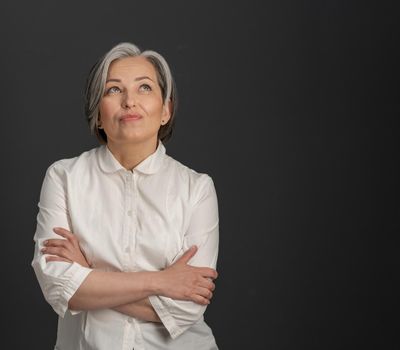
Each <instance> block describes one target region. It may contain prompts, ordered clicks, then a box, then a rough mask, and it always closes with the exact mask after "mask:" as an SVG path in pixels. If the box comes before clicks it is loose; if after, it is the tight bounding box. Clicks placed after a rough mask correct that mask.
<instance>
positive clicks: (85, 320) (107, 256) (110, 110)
mask: <svg viewBox="0 0 400 350" xmlns="http://www.w3.org/2000/svg"><path fill="white" fill-rule="evenodd" d="M175 103H176V93H175V88H174V83H173V78H172V76H171V73H170V69H169V67H168V65H167V63H166V61H165V60H164V58H163V57H162V56H161V55H159V54H158V53H156V52H154V51H144V52H141V51H140V50H139V49H138V48H137V47H136V46H135V45H133V44H130V43H122V44H119V45H117V46H115V47H114V48H112V49H111V50H110V51H109V52H108V53H106V54H105V55H104V56H103V57H102V58H101V59H100V60H99V61H98V62H97V63H96V64H95V65H94V67H93V68H92V70H91V72H90V74H89V77H88V81H87V88H86V106H85V110H86V115H87V118H88V122H89V125H90V128H91V130H92V132H94V133H95V134H96V135H97V137H98V139H99V141H100V142H101V143H102V144H101V145H100V146H99V147H96V148H94V149H91V150H89V151H87V152H84V153H82V154H81V155H79V156H78V157H75V158H71V159H62V160H59V161H57V162H55V163H53V164H52V165H51V166H50V167H49V168H48V169H47V172H46V175H45V179H44V182H43V185H42V190H41V194H40V201H39V204H38V206H39V213H38V216H37V228H36V233H35V237H34V240H35V243H36V246H35V254H34V259H33V262H32V266H33V268H34V270H35V273H36V276H37V278H38V281H39V284H40V286H41V289H42V291H43V294H44V297H45V298H46V300H47V301H48V302H49V303H50V305H51V306H52V307H53V309H54V310H55V311H56V312H57V314H58V315H59V320H58V332H57V344H56V346H55V349H59V350H78V349H85V350H88V349H96V350H102V349H104V350H110V349H113V350H114V349H129V350H131V349H135V350H139V349H146V350H149V349H185V350H188V349H196V350H198V349H217V346H216V343H215V340H214V337H213V335H212V332H211V330H210V328H209V327H208V326H207V325H206V323H205V322H204V319H203V313H204V311H205V309H206V306H207V305H208V304H209V302H210V299H211V297H212V292H213V290H214V288H215V285H214V283H213V280H214V279H215V278H216V277H217V272H216V271H215V270H214V269H215V267H216V261H217V255H218V204H217V196H216V192H215V187H214V184H213V181H212V179H211V178H210V176H208V175H207V174H201V173H197V172H196V171H194V170H192V169H190V168H188V167H186V166H185V165H183V164H181V163H180V162H178V161H176V160H174V159H173V158H171V157H170V156H168V155H167V154H166V151H165V146H164V143H165V142H166V141H167V140H168V139H169V138H170V136H171V134H172V130H173V125H174V111H175ZM189 261H190V264H189Z"/></svg>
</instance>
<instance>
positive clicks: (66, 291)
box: [55, 262, 92, 317]
mask: <svg viewBox="0 0 400 350" xmlns="http://www.w3.org/2000/svg"><path fill="white" fill-rule="evenodd" d="M68 272H69V274H68V275H69V276H66V277H67V278H68V281H67V282H66V283H65V285H64V288H63V290H62V292H61V294H60V297H59V302H58V303H57V308H56V310H55V311H56V312H57V313H58V314H59V315H60V316H61V317H64V315H65V312H66V311H67V310H68V302H69V300H70V299H71V298H72V296H73V295H74V294H75V292H76V291H77V289H78V288H79V286H80V285H81V284H82V282H83V281H84V280H85V278H86V277H87V276H88V274H89V273H90V272H92V269H89V268H87V267H83V266H81V265H79V264H78V263H76V262H74V263H73V264H72V266H71V268H70V269H69V271H68ZM69 311H70V312H71V314H72V315H76V314H78V313H80V312H81V311H79V310H69Z"/></svg>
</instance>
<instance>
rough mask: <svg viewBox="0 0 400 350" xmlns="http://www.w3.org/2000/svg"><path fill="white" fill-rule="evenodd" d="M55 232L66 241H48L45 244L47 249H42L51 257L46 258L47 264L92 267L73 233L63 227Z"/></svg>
mask: <svg viewBox="0 0 400 350" xmlns="http://www.w3.org/2000/svg"><path fill="white" fill-rule="evenodd" d="M53 231H54V232H55V233H56V234H58V235H59V236H61V237H64V239H62V238H59V239H48V240H46V241H45V242H44V243H43V244H44V246H45V247H44V248H43V249H42V253H43V254H49V256H46V262H49V261H65V262H70V263H72V262H77V263H78V264H80V265H82V266H85V267H90V265H89V263H88V262H87V260H86V257H85V253H84V252H83V251H82V249H81V247H80V245H79V241H78V238H77V237H76V236H75V235H74V234H73V233H72V232H70V231H68V230H66V229H64V228H61V227H55V228H54V229H53Z"/></svg>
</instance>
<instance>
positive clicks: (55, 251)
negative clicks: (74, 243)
mask: <svg viewBox="0 0 400 350" xmlns="http://www.w3.org/2000/svg"><path fill="white" fill-rule="evenodd" d="M42 253H44V254H51V255H57V256H59V257H60V258H65V259H70V255H69V251H68V249H65V248H64V247H44V248H42Z"/></svg>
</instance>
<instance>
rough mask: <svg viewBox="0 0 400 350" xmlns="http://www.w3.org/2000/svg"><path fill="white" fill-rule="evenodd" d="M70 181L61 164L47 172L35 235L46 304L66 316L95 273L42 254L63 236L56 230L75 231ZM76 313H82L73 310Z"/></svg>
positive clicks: (36, 260)
mask: <svg viewBox="0 0 400 350" xmlns="http://www.w3.org/2000/svg"><path fill="white" fill-rule="evenodd" d="M66 189H67V181H66V174H65V171H64V170H63V168H62V166H61V165H60V164H58V163H57V162H56V163H54V164H52V165H51V166H50V167H49V168H48V169H47V171H46V175H45V178H44V181H43V184H42V188H41V192H40V200H39V203H38V207H39V213H38V215H37V225H36V232H35V235H34V238H33V239H34V242H35V250H34V257H33V261H32V267H33V269H34V271H35V274H36V277H37V279H38V281H39V285H40V287H41V290H42V292H43V295H44V297H45V299H46V301H47V302H48V303H49V304H50V305H51V307H52V308H53V309H54V311H55V312H56V313H57V314H58V315H59V316H61V317H64V315H65V312H66V311H67V310H68V301H69V299H70V298H71V297H72V296H73V295H74V294H75V292H76V290H77V289H78V287H79V286H80V285H81V283H82V282H83V281H84V279H85V278H86V277H87V275H88V274H89V273H90V272H91V271H92V270H91V269H89V268H86V267H83V266H81V265H79V264H77V263H75V262H74V263H67V262H59V261H57V262H48V263H47V262H46V259H45V257H46V254H42V253H41V251H40V250H41V249H42V248H43V242H44V241H45V240H46V239H49V238H57V239H60V238H61V237H60V236H59V235H57V234H55V233H54V232H53V228H54V227H63V228H66V229H67V230H69V231H72V229H71V223H70V217H69V213H68V209H67V207H68V206H67V195H66V192H67V190H66ZM71 313H72V314H76V313H79V311H73V312H72V311H71Z"/></svg>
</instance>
